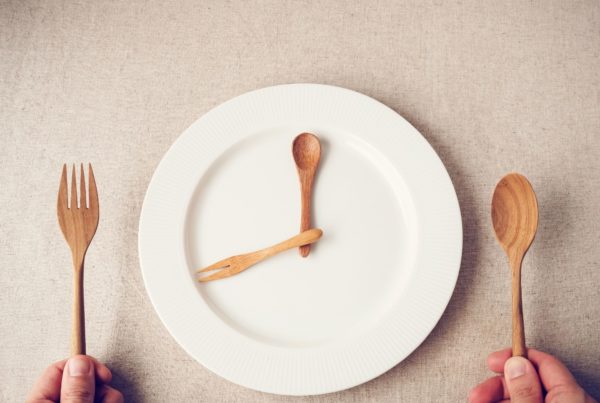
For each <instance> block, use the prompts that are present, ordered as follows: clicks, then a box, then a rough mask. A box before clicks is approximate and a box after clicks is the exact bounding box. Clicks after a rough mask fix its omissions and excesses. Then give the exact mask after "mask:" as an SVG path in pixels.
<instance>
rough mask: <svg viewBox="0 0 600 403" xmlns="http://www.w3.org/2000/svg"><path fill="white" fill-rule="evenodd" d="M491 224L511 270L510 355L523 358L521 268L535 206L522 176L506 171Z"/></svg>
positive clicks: (532, 228)
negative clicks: (511, 351)
mask: <svg viewBox="0 0 600 403" xmlns="http://www.w3.org/2000/svg"><path fill="white" fill-rule="evenodd" d="M492 223H493V226H494V231H495V233H496V238H497V240H498V243H499V244H500V245H501V246H502V249H504V252H505V253H506V255H507V256H508V261H509V264H510V269H511V281H512V283H511V284H512V349H513V356H522V357H526V356H527V348H526V345H525V325H524V320H523V301H522V292H521V267H522V263H523V258H524V257H525V253H527V250H528V249H529V247H530V245H531V243H532V242H533V239H534V238H535V234H536V231H537V224H538V205H537V199H536V197H535V193H534V191H533V188H532V187H531V184H530V183H529V181H528V180H527V178H525V177H524V176H523V175H520V174H517V173H511V174H508V175H506V176H504V177H503V178H502V179H501V180H500V182H498V184H497V185H496V189H495V190H494V195H493V197H492Z"/></svg>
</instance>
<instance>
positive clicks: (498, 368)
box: [487, 348, 512, 374]
mask: <svg viewBox="0 0 600 403" xmlns="http://www.w3.org/2000/svg"><path fill="white" fill-rule="evenodd" d="M511 356H512V349H510V348H505V349H504V350H500V351H496V352H493V353H492V354H490V355H489V356H488V358H487V364H488V368H489V369H490V370H492V371H494V372H496V373H498V374H501V373H502V372H503V371H504V363H505V362H506V360H508V359H509V358H510V357H511Z"/></svg>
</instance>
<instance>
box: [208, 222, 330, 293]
mask: <svg viewBox="0 0 600 403" xmlns="http://www.w3.org/2000/svg"><path fill="white" fill-rule="evenodd" d="M322 235H323V231H321V230H320V229H319V228H313V229H309V230H307V231H304V232H301V233H299V234H298V235H296V236H294V237H292V238H290V239H288V240H286V241H283V242H280V243H278V244H276V245H273V246H270V247H268V248H264V249H261V250H257V251H256V252H251V253H245V254H243V255H236V256H231V257H228V258H227V259H223V260H220V261H218V262H217V263H214V264H211V265H210V266H208V267H206V268H204V269H200V270H198V271H197V272H196V273H206V272H209V271H214V270H219V271H217V272H216V273H214V274H211V275H209V276H205V277H201V278H199V279H198V281H200V282H203V283H204V282H207V281H213V280H220V279H222V278H227V277H231V276H234V275H236V274H238V273H241V272H243V271H244V270H246V269H247V268H249V267H250V266H253V265H255V264H256V263H258V262H260V261H263V260H265V259H267V258H269V257H271V256H275V255H276V254H278V253H281V252H283V251H285V250H288V249H291V248H297V247H299V246H302V245H310V244H312V243H315V242H317V241H318V240H319V238H321V236H322Z"/></svg>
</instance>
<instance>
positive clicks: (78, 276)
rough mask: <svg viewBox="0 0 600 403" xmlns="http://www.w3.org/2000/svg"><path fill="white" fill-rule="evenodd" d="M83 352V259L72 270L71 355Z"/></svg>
mask: <svg viewBox="0 0 600 403" xmlns="http://www.w3.org/2000/svg"><path fill="white" fill-rule="evenodd" d="M77 354H85V312H84V309H83V259H82V260H81V264H75V267H74V270H73V317H72V321H71V355H77Z"/></svg>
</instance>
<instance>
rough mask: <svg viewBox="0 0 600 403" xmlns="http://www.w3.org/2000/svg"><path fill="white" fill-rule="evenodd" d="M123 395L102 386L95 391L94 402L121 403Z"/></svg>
mask: <svg viewBox="0 0 600 403" xmlns="http://www.w3.org/2000/svg"><path fill="white" fill-rule="evenodd" d="M124 401H125V400H124V399H123V395H122V394H121V392H119V391H118V390H116V389H113V388H111V387H110V386H106V385H103V386H101V387H100V388H99V389H98V390H96V402H99V403H123V402H124Z"/></svg>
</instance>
